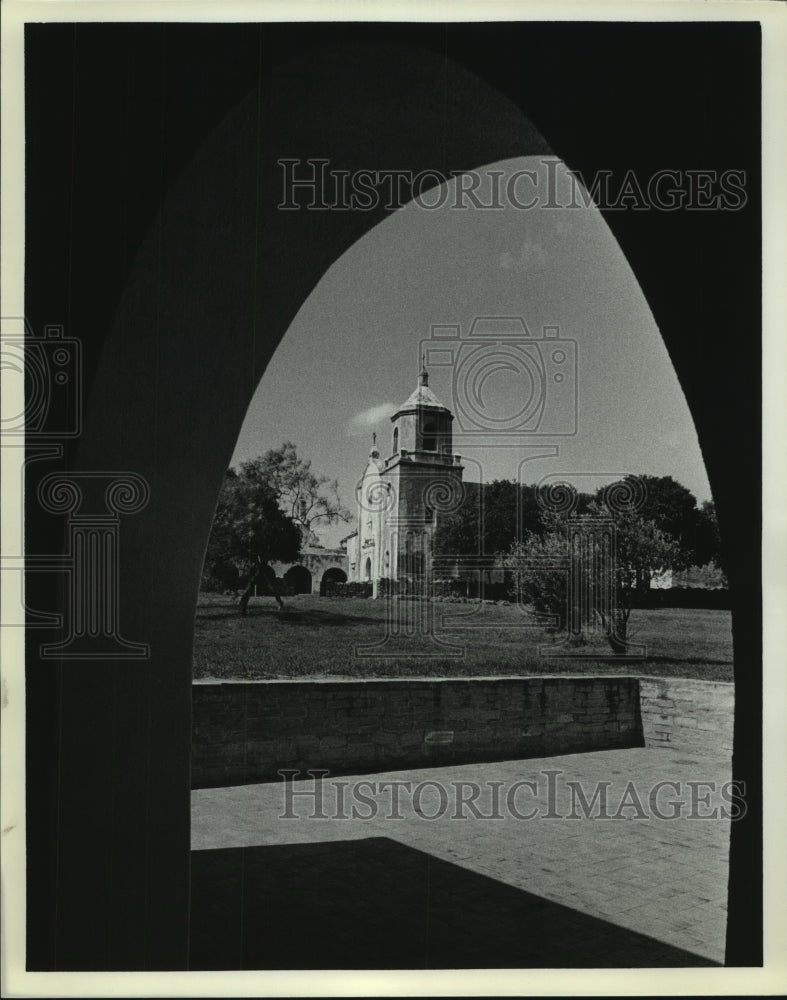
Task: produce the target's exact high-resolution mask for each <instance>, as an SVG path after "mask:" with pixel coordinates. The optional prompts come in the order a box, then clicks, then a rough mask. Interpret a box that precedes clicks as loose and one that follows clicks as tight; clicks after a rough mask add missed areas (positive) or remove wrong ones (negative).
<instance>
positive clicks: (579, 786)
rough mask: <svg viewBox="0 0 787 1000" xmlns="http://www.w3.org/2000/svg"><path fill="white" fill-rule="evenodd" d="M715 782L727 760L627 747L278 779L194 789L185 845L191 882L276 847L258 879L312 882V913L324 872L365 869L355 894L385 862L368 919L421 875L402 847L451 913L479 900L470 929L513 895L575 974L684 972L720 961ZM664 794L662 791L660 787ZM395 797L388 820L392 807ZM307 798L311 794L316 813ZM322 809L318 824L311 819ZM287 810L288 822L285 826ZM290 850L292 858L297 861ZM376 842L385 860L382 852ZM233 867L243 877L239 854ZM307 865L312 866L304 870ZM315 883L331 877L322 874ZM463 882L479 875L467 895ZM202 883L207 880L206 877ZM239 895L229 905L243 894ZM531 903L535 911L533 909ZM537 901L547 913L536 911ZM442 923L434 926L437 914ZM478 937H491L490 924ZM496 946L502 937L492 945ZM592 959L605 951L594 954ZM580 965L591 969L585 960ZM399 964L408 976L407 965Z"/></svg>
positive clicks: (724, 840) (721, 874) (722, 805)
mask: <svg viewBox="0 0 787 1000" xmlns="http://www.w3.org/2000/svg"><path fill="white" fill-rule="evenodd" d="M729 778H730V763H729V760H723V759H712V758H702V757H697V756H693V755H690V754H688V753H686V752H679V751H673V750H666V749H633V750H609V751H604V752H598V753H587V754H572V755H566V756H563V757H549V758H544V759H530V760H519V761H508V762H503V763H487V764H476V765H466V766H461V767H448V768H430V769H421V770H413V771H397V772H390V773H388V774H376V775H363V776H360V777H340V778H328V779H326V780H324V781H322V782H314V781H312V780H307V781H297V782H295V783H294V784H290V785H289V788H287V787H285V783H284V782H282V783H274V784H260V785H245V786H236V787H231V788H216V789H202V790H199V791H194V792H193V793H192V848H193V850H194V851H198V852H205V853H204V854H200V855H195V856H194V857H195V862H196V861H197V859H200V862H199V864H196V867H195V871H198V872H199V871H202V870H203V869H204V870H205V871H207V869H206V868H204V866H205V865H206V864H207V863H209V862H212V863H213V864H214V867H215V864H217V863H218V859H219V855H218V854H216V853H211V852H217V851H219V850H221V849H223V850H224V851H225V852H226V853H227V856H228V857H229V856H231V855H232V852H231V851H230V852H228V851H227V849H230V848H235V849H238V848H279V849H280V850H279V853H276V852H273V853H268V854H267V855H266V861H265V865H266V866H267V869H266V870H268V871H270V870H271V865H274V866H275V867H276V878H277V879H279V882H277V883H276V884H277V885H279V887H280V889H281V892H282V893H283V894H284V895H285V896H286V894H287V892H288V890H287V882H286V869H287V868H288V867H289V868H290V870H291V871H293V870H294V868H297V872H299V873H300V872H308V871H314V872H316V873H319V874H318V875H315V878H316V879H317V881H316V882H315V880H314V879H312V881H311V882H309V883H308V885H305V886H301V888H300V889H299V890H297V891H302V892H303V893H305V895H302V896H301V901H302V902H303V900H306V901H307V908H310V902H311V900H313V901H314V903H315V905H319V900H320V894H321V893H322V892H327V891H328V890H327V886H328V884H329V882H330V879H331V878H335V879H336V880H337V885H341V879H342V878H344V877H346V876H343V875H341V874H340V873H339V872H340V868H339V867H337V865H340V867H341V866H344V867H341V871H343V872H346V871H351V870H352V866H353V864H354V865H355V866H356V868H357V870H358V871H361V867H359V866H362V865H367V867H366V868H364V869H363V870H364V871H365V872H366V875H365V876H364V878H365V880H366V881H365V885H366V886H367V887H368V883H369V880H370V879H379V878H382V877H383V876H382V875H381V874H380V869H381V865H382V866H383V867H385V866H387V867H389V868H390V867H391V866H394V867H395V865H396V864H399V865H400V869H399V870H400V878H399V881H398V882H397V881H396V880H394V882H393V887H391V886H388V887H387V888H386V889H385V891H384V892H382V891H381V892H378V893H377V894H376V895H375V896H374V900H375V902H374V906H375V907H376V909H375V910H373V911H371V912H374V913H377V912H378V911H379V908H380V907H381V906H382V907H384V906H385V905H386V904H385V899H387V898H388V899H393V896H394V895H395V894H396V892H397V891H398V889H399V888H401V884H402V880H403V879H405V878H406V877H413V878H421V877H422V876H421V875H413V872H421V871H422V869H420V868H418V866H417V865H416V866H415V868H413V866H412V865H411V866H410V867H409V868H408V867H407V866H406V865H404V861H403V860H402V859H403V858H404V857H405V854H407V852H405V854H403V853H402V848H408V849H410V851H411V852H418V853H417V854H416V853H413V854H412V857H418V858H423V857H424V856H427V857H428V859H434V863H433V865H432V867H431V868H429V871H430V872H433V873H437V874H435V876H434V877H435V879H436V882H435V884H436V885H437V883H438V881H439V879H443V881H445V879H446V878H447V877H448V875H449V874H450V872H452V871H453V872H455V873H457V875H458V878H457V879H455V880H454V883H453V884H454V888H453V890H452V893H453V896H452V897H451V898H453V899H454V902H456V899H459V905H461V900H462V898H463V897H462V895H461V894H462V893H464V894H466V895H467V896H468V898H470V896H473V894H475V896H474V898H480V896H479V893H480V894H481V895H484V893H486V897H485V898H486V900H487V902H486V907H487V908H486V910H484V911H483V915H482V916H479V920H482V924H483V926H486V925H488V924H489V921H490V920H492V921H494V919H495V913H498V912H501V907H503V908H505V907H509V908H510V907H511V906H514V908H515V909H516V905H515V904H516V901H517V899H519V898H520V897H521V898H522V899H525V898H527V899H528V900H530V901H531V903H530V910H529V911H528V912H529V913H531V916H532V914H535V915H536V916H535V917H533V919H536V917H537V918H538V920H540V921H542V922H543V921H544V920H547V919H551V920H552V921H553V923H554V920H555V919H556V918H555V913H557V912H558V910H559V912H560V914H561V917H560V921H558V923H557V924H555V926H556V927H558V926H559V927H560V928H562V929H561V930H559V931H556V933H560V934H561V935H566V934H567V935H569V937H570V935H571V934H576V935H580V936H582V935H584V937H585V938H586V945H587V947H585V948H584V951H583V948H582V947H581V946H579V945H578V947H579V952H578V953H582V954H583V956H584V958H583V961H582V962H577V963H576V964H580V965H581V964H598V965H609V964H613V965H623V966H625V965H638V964H639V965H649V964H653V965H657V964H660V965H669V964H676V965H677V964H683V965H686V964H692V961H691V959H692V956H696V957H697V960H698V961H697V964H703V962H702V961H701V960H705V962H707V961H710V962H718V963H721V962H723V958H724V934H725V922H726V894H727V864H728V848H729V826H730V823H729V818H724V816H723V815H722V812H723V811H724V810H726V811H727V813H729V810H730V802H729V801H728V800H726V799H725V798H724V797H723V795H722V786H723V785H724V783H725V782H727V781H729ZM390 782H395V783H397V784H396V786H391V785H390V784H387V783H390ZM523 782H527V783H528V784H522V783H523ZM663 782H671V783H674V784H669V785H665V784H661V785H659V783H663ZM698 782H699V783H702V784H697V783H698ZM408 783H409V784H408ZM517 783H519V784H517ZM629 783H630V784H629ZM690 783H693V784H690ZM705 783H707V784H705ZM600 788H602V789H605V791H606V804H604V803H603V802H602V800H601V799H600V798H596V799H595V801H594V794H595V793H596V792H597V791H598V790H599V789H600ZM292 792H295V794H294V795H289V796H288V793H292ZM394 792H396V795H397V797H398V808H395V807H394V803H393V801H392V800H393V798H394ZM303 793H305V794H303ZM317 795H320V796H321V797H322V798H321V800H320V801H321V806H319V807H318V800H317V798H316V796H317ZM320 812H321V814H322V816H323V817H324V818H317V817H316V816H315V813H320ZM286 814H289V818H284V817H285V815H286ZM392 814H397V815H398V816H399V817H401V818H394V815H392ZM344 816H346V817H347V818H343V817H344ZM432 817H434V818H432ZM493 817H494V818H493ZM669 817H674V818H669ZM370 838H374V841H373V843H374V844H375V845H377V846H376V848H375V852H374V863H372V861H371V860H370V856H369V852H368V850H366V853H363V850H364V849H365V847H364V845H365V844H366V848H368V847H369V845H370V844H371V843H372V840H371V839H370ZM392 842H393V844H392ZM285 845H290V847H291V853H289V854H287V853H286V852H285V853H282V851H283V850H284V847H285ZM292 845H304V846H303V847H302V848H298V849H297V850H296V849H295V848H294V847H292ZM308 845H312V847H311V848H309V847H308ZM320 845H321V846H320ZM331 845H332V846H331ZM385 845H388V847H389V848H390V850H387V853H386V851H384V850H383V848H384V847H385ZM329 850H330V851H332V855H331V856H332V857H333V858H334V861H333V862H331V863H332V864H333V868H330V869H329V868H326V867H325V864H326V858H327V853H326V852H328V851H329ZM348 851H354V852H355V853H354V854H348ZM237 853H238V852H236V854H237ZM232 856H234V855H232ZM240 856H243V857H246V862H245V863H248V865H249V866H251V864H252V854H251V853H249V852H246V854H245V855H244V852H240ZM407 856H408V857H409V856H410V855H409V854H407ZM318 857H319V858H320V863H319V864H320V866H319V867H317V868H313V869H310V868H309V865H310V864H313V863H315V862H314V859H315V858H318ZM338 858H341V859H342V860H341V863H340V862H339V861H337V860H335V859H338ZM384 858H388V861H384ZM293 859H297V860H293ZM353 859H354V860H353ZM438 861H439V862H444V863H450V865H448V866H446V865H442V866H441V865H438ZM260 864H262V862H261V861H260ZM369 865H371V867H369ZM201 866H202V867H201ZM375 866H376V867H375ZM460 869H461V870H463V872H464V874H461V875H460V874H459V870H460ZM248 870H249V871H251V867H249V869H248ZM423 870H424V871H425V870H426V869H423ZM215 871H216V872H218V871H219V869H218V868H216V869H215ZM329 871H330V872H332V873H333V874H332V875H326V872H329ZM228 873H229V869H227V870H226V872H225V874H224V876H221V877H222V878H223V879H224V880H225V882H226V881H227V879H229V878H230V875H229V874H228ZM467 873H475V875H476V876H483V877H484V879H483V880H481V879H476V880H475V881H473V882H472V884H471V882H468V881H467V879H468V877H469V876H468V875H467ZM438 876H439V878H438ZM211 877H213V878H219V876H218V875H217V874H215V873H214V875H213V876H211ZM293 877H297V876H295V875H294V876H293ZM427 877H428V878H431V877H432V875H428V876H427ZM206 878H207V876H206ZM260 878H261V879H263V876H262V875H260ZM303 878H304V879H306V875H304V876H303ZM359 878H360V876H359ZM463 879H464V881H462V880H463ZM489 880H493V881H492V882H490V881H489ZM263 881H264V884H265V886H266V887H270V885H271V884H272V882H271V879H270V878H269V877H268V878H267V881H265V879H263ZM460 882H461V885H462V888H461V892H460V890H459V889H458V888H457V887H458V886H459V884H460ZM241 883H242V877H241ZM320 883H323V884H320ZM380 884H381V885H382V884H383V883H380ZM441 884H442V883H441ZM494 884H496V885H497V886H499V888H500V891H501V892H502V891H503V888H502V887H503V886H507V887H511V888H513V889H516V890H520V894H519V896H516V894H512V893H511V892H510V889H509V890H508V894H507V895H505V896H500V897H499V898H497V897H495V901H494V903H493V902H492V898H493V896H494V894H495V892H496V891H497V890H494V888H493V890H492V895H490V894H489V889H488V887H489V886H494ZM479 886H486V887H487V889H484V890H483V891H482V889H481V888H479ZM336 888H337V887H336V886H334V888H333V890H332V891H334V892H335V891H336ZM476 890H477V891H476ZM207 891H208V890H207V889H206V888H205V886H202V888H198V890H197V892H196V897H197V898H198V899H199V898H202V899H203V900H204V899H206V898H208V897H207V896H206V895H205V893H206V892H207ZM239 891H240V892H241V895H242V894H243V886H242V884H241V885H240V889H239ZM357 891H358V892H361V893H362V889H359V890H357ZM295 892H296V890H295V888H294V883H293V893H295ZM200 893H202V895H200ZM335 898H336V897H335ZM408 898H409V897H408ZM433 898H434V899H437V895H434V897H433ZM447 898H448V897H446V899H447ZM533 901H535V903H536V904H538V905H536V908H535V909H534V902H533ZM410 903H411V904H412V905H415V906H416V907H417V906H421V905H422V903H413V901H412V900H410ZM541 903H543V904H544V906H545V905H546V904H547V903H549V904H556V907H557V908H553V909H552V910H546V909H543V907H542V909H541V910H539V909H538V906H540V905H541ZM277 905H281V902H279V903H278V904H277ZM391 905H392V906H393V905H394V904H393V902H392V903H391ZM441 905H442V904H441ZM446 905H447V906H448V904H446ZM227 907H229V909H228V910H227V912H226V913H225V917H227V914H229V913H231V906H230V904H229V903H227ZM302 909H303V907H301V910H302ZM334 910H335V904H334ZM448 911H449V912H450V906H449V907H448ZM327 912H328V914H330V912H331V911H330V910H328V911H327ZM348 912H349V911H348ZM402 912H403V913H404V912H407V913H412V912H416V913H417V912H418V910H417V909H416V910H415V911H413V910H412V909H410V910H403V911H402ZM513 912H514V911H513V910H511V913H513ZM517 912H519V911H517ZM490 913H491V917H490ZM539 914H540V916H539ZM580 917H581V918H582V920H584V923H583V922H582V920H580ZM587 918H594V921H593V922H592V923H591V922H590V921H589V920H588V919H587ZM366 919H367V920H368V919H370V918H368V917H367V918H366ZM408 919H409V918H408ZM512 919H513V918H512ZM517 919H521V917H517ZM441 920H442V924H443V926H445V916H443V917H442V918H441ZM301 924H302V921H301ZM479 926H480V925H479ZM517 926H519V925H517ZM602 928H606V929H607V930H608V929H609V928H613V929H619V930H620V931H621V932H622V931H625V932H630V933H629V936H628V937H626V936H625V935H624V936H623V937H621V936H620V935H618V937H617V938H615V939H614V941H613V938H611V937H610V935H609V933H607V934H606V937H604V936H603V935H602V936H599V935H600V934H601V930H600V929H602ZM329 929H330V928H327V930H329ZM381 933H382V932H381ZM388 933H389V932H388ZM454 933H455V932H454ZM502 933H503V932H502V930H501V934H502ZM531 933H532V931H531ZM489 934H490V939H491V938H494V932H493V929H492V928H490V929H489ZM638 935H642V936H644V938H639V937H637V936H638ZM498 939H500V940H502V938H500V935H498ZM419 940H420V939H419ZM643 940H644V941H647V942H650V943H651V944H652V945H655V944H656V943H657V942H658V943H660V944H661V945H663V946H665V947H664V948H663V949H662V950H661V951H658V949H657V950H656V951H655V952H653V953H652V956H655V957H652V956H651V958H648V957H646V951H642V949H641V948H640V944H641V942H642V941H643ZM569 945H570V942H569ZM670 949H679V950H680V951H674V952H673V951H671V950H670ZM600 950H602V951H603V950H606V951H607V952H608V954H604V955H601V954H599V951H600ZM640 952H641V954H642V956H643V957H642V959H641V960H639V959H638V958H637V955H639V954H640ZM686 953H690V954H688V955H687V954H686ZM588 955H592V956H596V957H597V958H598V961H597V962H590V961H588V960H587V957H588ZM432 956H433V957H432V964H434V965H439V964H440V961H439V960H438V959H437V958H435V957H434V952H432ZM676 956H677V957H676ZM462 957H463V956H461V955H458V956H457V961H456V962H455V963H453V964H455V965H456V967H470V966H472V965H475V964H480V965H484V964H487V963H484V962H477V961H476V960H472V961H470V960H468V961H462ZM206 961H207V960H206ZM246 961H253V959H251V958H248V959H246ZM554 961H555V963H556V964H558V962H560V964H566V962H565V961H561V960H560V959H554ZM405 964H407V963H405ZM411 964H412V965H413V967H418V966H419V965H420V964H421V962H420V961H414V962H412V963H411ZM426 964H427V965H428V964H430V963H429V961H427V963H426ZM448 964H452V963H450V962H449V963H448ZM488 964H490V965H491V964H493V963H488ZM522 964H525V961H524V960H522ZM529 964H530V965H538V964H545V965H547V966H548V965H549V962H544V963H539V962H537V961H532V962H530V963H529ZM258 967H263V966H262V965H260V966H258ZM304 967H308V962H306V964H305V966H304ZM318 967H319V965H318ZM372 967H374V963H372ZM388 967H392V965H388Z"/></svg>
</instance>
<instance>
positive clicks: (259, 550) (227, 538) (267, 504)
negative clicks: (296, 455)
mask: <svg viewBox="0 0 787 1000" xmlns="http://www.w3.org/2000/svg"><path fill="white" fill-rule="evenodd" d="M263 475H264V474H263V472H262V470H261V469H260V467H259V465H258V463H255V462H244V463H242V465H241V467H240V471H239V472H235V470H234V469H230V470H229V471H228V472H227V474H226V476H225V477H224V482H223V483H222V487H221V491H220V493H219V501H218V504H217V507H216V514H215V517H214V520H213V528H212V530H211V534H210V539H209V540H208V549H207V553H206V556H205V571H204V572H203V579H204V578H205V574H206V573H207V574H208V576H213V577H214V578H216V577H219V578H220V577H221V575H222V574H223V573H224V574H226V572H227V570H226V567H227V566H228V565H235V566H236V568H237V567H238V566H240V567H241V568H242V570H243V573H244V576H245V578H246V588H245V590H244V592H243V594H242V596H241V599H240V605H239V610H240V612H241V614H245V613H246V608H247V606H248V603H249V598H250V597H251V595H252V593H253V591H254V588H255V586H256V585H257V584H258V583H261V582H262V583H265V584H266V585H267V586H268V587H269V589H271V591H272V592H273V595H274V596H275V598H276V600H277V602H278V604H279V606H280V607H282V608H283V607H284V604H283V602H282V600H281V597H280V596H279V594H278V592H277V590H276V584H275V575H274V574H273V571H272V570H271V568H270V565H269V564H270V563H271V562H272V561H280V562H294V561H295V560H296V559H298V557H299V555H300V547H301V530H300V527H299V525H297V524H295V522H294V521H293V520H292V519H291V518H290V517H288V516H287V514H285V513H284V512H283V511H282V510H281V508H280V506H279V502H278V498H277V495H276V493H275V492H274V490H273V489H272V488H271V486H270V484H269V483H268V482H267V481H266V480H265V479H264V478H263Z"/></svg>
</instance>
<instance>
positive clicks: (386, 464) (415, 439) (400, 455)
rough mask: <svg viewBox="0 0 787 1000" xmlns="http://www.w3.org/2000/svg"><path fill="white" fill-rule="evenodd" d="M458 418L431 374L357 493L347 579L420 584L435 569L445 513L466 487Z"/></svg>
mask: <svg viewBox="0 0 787 1000" xmlns="http://www.w3.org/2000/svg"><path fill="white" fill-rule="evenodd" d="M453 419H454V417H453V414H452V413H451V411H450V410H449V409H448V408H447V407H446V406H443V404H442V403H441V402H440V401H439V400H438V399H437V398H436V396H435V395H434V393H433V392H432V390H431V389H430V388H429V376H428V374H427V372H426V370H423V371H421V374H420V375H419V376H418V384H417V386H416V388H415V390H414V391H413V393H412V394H411V395H410V396H409V397H408V398H407V399H406V400H405V402H404V403H402V405H401V406H400V407H399V408H398V409H397V411H396V412H395V413H394V414H393V416H392V417H391V437H390V439H389V442H388V443H386V444H385V445H384V446H383V448H384V450H383V451H381V449H380V448H379V447H378V444H377V441H376V438H375V439H374V440H373V444H372V449H371V451H370V452H369V459H368V462H367V465H366V468H365V470H364V473H363V475H362V477H361V479H360V481H359V483H358V486H357V488H356V526H355V530H354V531H353V532H352V533H351V534H350V535H348V536H347V537H346V538H345V539H343V540H342V541H343V544H344V545H345V547H346V551H347V579H348V581H350V582H359V583H360V582H368V583H371V584H372V587H373V592H374V593H375V595H376V594H377V590H378V586H379V584H380V581H389V580H390V581H396V582H397V585H399V586H402V585H404V584H412V585H414V586H417V585H418V582H419V581H421V580H423V579H425V578H426V577H428V576H430V575H431V572H432V558H433V557H432V538H433V535H434V531H435V528H436V526H437V520H438V518H439V516H440V514H441V513H444V512H448V511H451V510H456V509H457V508H458V507H459V506H460V504H461V503H462V499H463V496H464V487H463V482H462V474H463V471H464V470H463V467H462V464H461V460H460V456H459V455H455V454H454V453H453V433H452V424H453Z"/></svg>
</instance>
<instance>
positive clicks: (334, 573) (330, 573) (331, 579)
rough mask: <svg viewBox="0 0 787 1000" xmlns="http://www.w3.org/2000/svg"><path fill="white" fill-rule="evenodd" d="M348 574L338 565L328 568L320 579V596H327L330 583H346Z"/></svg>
mask: <svg viewBox="0 0 787 1000" xmlns="http://www.w3.org/2000/svg"><path fill="white" fill-rule="evenodd" d="M346 582H347V574H346V573H345V572H344V570H343V569H339V568H338V566H333V567H331V569H326V571H325V572H324V573H323V575H322V579H321V580H320V597H325V591H326V588H327V586H328V584H329V583H346Z"/></svg>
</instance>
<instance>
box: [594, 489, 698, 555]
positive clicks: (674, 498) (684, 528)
mask: <svg viewBox="0 0 787 1000" xmlns="http://www.w3.org/2000/svg"><path fill="white" fill-rule="evenodd" d="M630 478H631V479H632V480H634V481H635V482H637V483H638V484H639V488H642V489H644V494H645V495H644V500H643V503H642V506H641V507H640V508H639V511H638V513H639V514H640V516H641V517H642V518H644V519H645V520H647V521H653V523H654V524H655V525H656V527H657V528H659V529H660V530H661V531H663V532H665V533H666V534H667V535H669V536H670V537H671V538H674V539H675V541H676V542H677V543H678V546H679V552H678V556H677V558H676V559H675V561H674V563H673V566H672V568H673V569H678V568H681V569H685V567H686V566H689V565H691V564H692V563H694V562H696V561H697V560H696V554H695V551H694V545H693V541H694V535H695V530H696V525H697V498H696V497H695V496H694V494H693V493H692V492H691V490H689V489H687V488H686V487H685V486H683V485H682V484H681V483H679V482H677V480H675V479H673V478H672V476H648V475H639V476H632V477H630ZM603 497H604V489H603V488H602V489H600V490H599V491H598V492H597V493H596V501H597V502H603Z"/></svg>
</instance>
